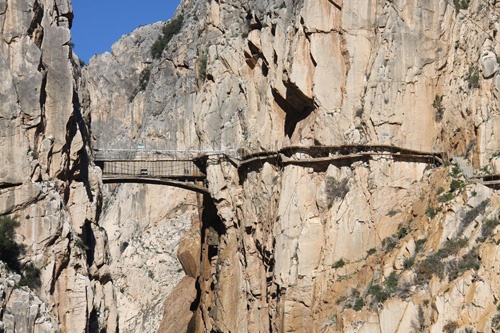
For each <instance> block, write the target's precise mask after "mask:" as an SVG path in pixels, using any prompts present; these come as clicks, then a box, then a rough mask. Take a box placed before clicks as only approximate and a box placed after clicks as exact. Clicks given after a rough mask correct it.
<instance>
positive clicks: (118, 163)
mask: <svg viewBox="0 0 500 333" xmlns="http://www.w3.org/2000/svg"><path fill="white" fill-rule="evenodd" d="M102 163H103V166H102V167H103V169H102V172H103V175H107V176H118V175H120V176H136V177H154V178H173V179H187V178H203V177H204V176H205V175H204V174H203V173H202V172H201V171H200V169H199V168H198V167H197V166H196V164H195V163H194V162H193V161H191V160H170V161H162V160H159V161H137V160H130V161H124V160H115V161H109V160H108V161H105V162H102Z"/></svg>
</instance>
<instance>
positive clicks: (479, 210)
mask: <svg viewBox="0 0 500 333" xmlns="http://www.w3.org/2000/svg"><path fill="white" fill-rule="evenodd" d="M489 203H490V200H489V199H485V200H483V201H481V203H480V204H479V205H477V206H476V207H474V208H472V209H471V210H469V211H467V213H465V216H464V218H463V219H462V221H461V222H460V225H459V230H458V234H459V235H461V234H462V233H463V231H464V230H465V228H467V227H468V226H469V224H471V222H472V221H474V220H475V219H476V218H477V217H478V216H479V215H481V214H484V212H485V210H486V207H487V206H488V204H489Z"/></svg>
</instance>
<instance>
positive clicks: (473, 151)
mask: <svg viewBox="0 0 500 333" xmlns="http://www.w3.org/2000/svg"><path fill="white" fill-rule="evenodd" d="M498 6H499V4H497V3H496V2H494V1H493V2H488V3H487V4H484V3H481V2H479V1H465V2H461V3H458V2H455V3H451V2H448V1H441V2H433V3H427V2H423V1H417V0H412V1H391V2H387V1H371V2H369V4H367V3H366V2H360V1H349V2H345V1H331V0H320V1H317V0H315V1H312V0H311V1H309V0H303V1H292V0H285V1H282V2H274V1H261V2H259V3H255V2H249V1H243V2H241V1H239V2H235V1H225V2H221V1H209V2H203V1H193V0H191V1H183V2H182V3H181V6H180V7H179V9H178V11H177V14H176V15H177V17H179V16H180V15H181V14H182V15H183V18H184V21H183V24H182V29H181V31H180V32H179V33H178V34H177V35H175V36H174V37H173V38H172V40H171V41H170V42H169V43H168V45H167V46H166V48H165V50H164V51H163V53H162V54H161V57H160V58H159V59H154V58H149V57H150V55H149V54H148V53H147V49H148V48H149V46H150V45H151V41H149V40H148V41H147V42H144V43H142V44H141V43H140V42H138V45H137V46H136V47H135V48H133V49H132V50H133V51H125V50H121V49H124V45H129V44H130V43H131V41H133V40H135V41H141V40H144V37H141V36H151V34H153V33H155V32H158V31H159V30H158V29H159V27H160V26H159V25H155V26H153V27H151V28H149V27H143V28H141V29H139V30H137V31H135V32H134V33H132V34H131V35H129V36H127V37H125V38H124V39H123V40H122V41H121V42H120V43H118V44H117V45H115V47H114V48H113V55H104V56H101V57H97V58H95V59H93V60H92V61H91V63H90V65H89V67H88V69H87V72H86V74H85V75H87V78H86V80H87V82H88V83H89V84H90V85H91V86H92V88H90V91H92V90H99V91H100V92H102V91H105V89H109V91H110V92H109V93H103V94H102V95H99V96H100V97H99V98H96V97H94V96H93V95H92V94H90V97H89V100H90V101H91V102H90V103H89V105H90V110H91V111H90V112H91V113H92V114H96V117H97V118H96V119H97V120H96V128H102V127H103V126H104V125H103V124H106V122H109V123H111V122H112V121H115V120H112V119H113V118H115V117H114V116H113V115H116V114H118V113H120V112H121V113H120V114H123V112H125V114H126V115H127V116H125V117H121V118H125V119H134V120H133V122H131V123H130V124H127V125H126V126H125V128H124V129H123V131H122V132H120V133H123V134H117V135H115V134H113V135H112V137H111V136H107V134H106V133H104V131H102V130H100V133H97V132H96V137H95V140H96V142H97V143H98V146H99V147H102V144H103V142H105V143H106V144H113V145H114V146H113V148H134V147H135V146H136V145H137V144H139V143H140V144H144V145H145V146H146V147H147V148H152V149H174V150H175V149H177V150H183V149H201V150H220V149H222V150H225V149H240V150H241V151H247V152H256V151H262V150H277V149H279V148H281V147H287V146H291V145H306V146H307V145H341V144H352V145H365V144H366V145H370V144H387V145H394V146H399V147H406V148H410V149H415V150H418V151H427V152H431V153H432V152H436V151H440V152H441V151H442V152H445V155H444V156H445V162H446V161H447V160H448V158H451V157H452V156H462V157H464V158H465V159H468V160H469V161H470V163H471V164H472V166H473V168H474V170H476V171H477V170H479V169H480V168H483V169H488V168H489V169H490V170H493V168H497V166H496V164H497V163H496V162H495V161H496V160H497V157H496V155H497V152H498V150H499V149H500V147H499V142H498V140H496V139H495V138H496V136H497V135H498V133H497V131H498V128H500V127H499V126H498V120H499V119H500V117H499V104H498V98H497V97H498V89H497V84H496V83H497V76H498V63H497V62H498V61H497V58H498V57H496V55H498V54H499V51H500V50H499V49H500V46H499V41H498V38H497V37H496V36H497V29H498V25H497V24H496V20H497V11H498ZM466 7H467V8H466ZM168 24H169V23H168V22H167V23H165V24H164V26H168ZM129 50H130V49H129ZM131 52H132V53H131ZM131 54H133V56H131ZM122 58H133V59H135V60H134V64H133V65H130V66H131V67H130V68H131V69H130V68H127V69H123V70H122V69H116V68H117V67H116V66H115V65H111V66H114V67H112V69H111V70H110V71H107V70H104V69H105V68H108V67H107V66H108V64H113V63H117V64H120V63H123V61H120V60H119V59H122ZM116 71H117V72H116ZM127 71H130V73H131V74H130V75H128V77H132V78H133V80H132V81H135V83H134V84H135V85H132V86H127V85H128V84H129V83H130V82H126V81H123V80H121V79H116V80H115V81H113V82H115V84H114V85H117V86H118V88H115V87H114V85H106V84H104V83H103V82H105V81H106V80H109V79H110V78H113V77H116V78H120V77H122V78H123V77H127V75H125V74H124V73H128V72H127ZM145 71H147V73H149V77H148V80H146V81H142V80H141V77H144V76H141V73H145ZM96 87H100V88H99V89H97V88H96ZM103 89H104V90H103ZM119 91H121V93H119ZM115 93H117V94H118V93H119V97H118V96H116V97H113V98H111V97H110V96H114V95H113V94H115ZM127 98H128V102H127ZM114 100H118V101H122V102H114ZM92 101H94V102H92ZM92 103H95V104H92ZM101 104H102V105H103V106H102V107H101V106H100V105H101ZM138 115H139V116H138ZM101 122H102V123H101ZM127 133H131V134H127ZM113 138H117V139H116V140H115V139H113ZM122 138H124V139H122ZM108 147H109V146H108ZM311 157H313V156H304V155H300V154H297V155H295V156H291V158H292V159H304V158H311ZM259 163H260V164H259ZM454 170H455V168H451V167H447V166H441V167H439V168H434V167H432V166H430V165H429V164H427V163H422V161H416V160H411V159H408V160H405V159H399V158H392V157H390V156H379V157H373V158H371V159H368V160H359V161H355V162H352V163H347V162H346V163H345V164H342V163H330V164H329V165H326V166H325V165H323V166H316V165H306V166H301V165H294V164H293V163H292V164H289V165H286V166H281V165H276V164H273V163H269V162H266V161H262V162H257V163H256V164H255V165H251V166H249V167H248V168H241V169H239V170H236V168H235V167H234V165H233V164H231V163H226V162H224V161H222V162H221V160H220V159H219V160H218V159H214V160H213V161H211V160H209V162H208V163H207V169H206V173H207V185H208V189H209V191H210V196H209V197H205V198H204V200H203V203H204V205H203V207H204V210H203V214H201V223H199V224H197V223H195V224H194V226H193V230H192V231H191V232H190V233H189V234H188V235H189V236H187V237H191V238H186V239H192V237H193V232H194V235H199V236H200V237H201V239H197V242H200V245H199V247H198V245H196V246H191V247H188V246H185V243H186V242H189V241H186V240H184V241H183V244H184V245H183V246H182V248H181V249H180V250H179V259H180V260H181V262H182V265H183V268H184V270H185V272H186V273H187V274H188V276H191V277H193V275H194V274H193V270H196V271H197V274H196V288H197V297H196V299H195V301H194V303H191V304H190V310H191V311H192V315H190V313H189V312H186V311H187V309H184V312H183V311H180V312H177V310H178V309H177V308H176V311H175V313H166V315H165V317H164V321H163V323H162V324H161V329H162V330H163V331H166V332H168V331H172V330H173V329H174V330H175V329H178V330H186V329H187V328H188V327H189V329H190V330H194V331H200V332H201V331H215V332H247V331H248V332H266V331H277V332H284V331H287V332H288V331H297V332H300V331H316V332H319V331H326V332H334V331H341V332H354V331H359V332H361V331H363V332H394V331H397V332H410V331H422V330H424V331H430V332H441V331H443V330H450V329H452V328H453V327H455V328H463V329H466V328H469V329H470V328H474V329H475V330H477V331H481V332H486V331H490V330H491V329H492V328H494V327H496V325H497V324H498V315H497V314H496V311H497V310H496V308H495V306H496V303H497V299H496V296H494V295H493V294H492V293H491V290H495V288H496V282H495V281H496V280H495V278H493V277H491V279H490V269H489V268H487V267H490V266H491V265H493V266H494V264H493V263H494V262H495V259H494V258H493V257H492V256H494V254H493V253H494V251H493V250H492V249H493V248H496V245H495V242H494V241H491V237H496V236H495V235H496V228H495V227H494V225H495V221H498V220H497V214H498V193H497V192H495V191H493V190H490V189H488V188H486V187H484V186H483V185H480V184H475V183H473V182H471V181H470V180H465V178H460V177H461V176H460V175H459V174H457V173H456V172H455V171H454ZM495 170H496V169H495ZM449 173H451V174H452V175H453V176H452V177H451V176H448V174H449ZM165 191H167V190H165ZM165 193H167V192H165ZM179 193H180V192H179ZM145 200H147V199H145ZM166 202H167V201H166ZM199 202H200V201H199ZM199 202H198V204H199ZM470 212H472V213H470ZM471 217H472V220H470V219H471ZM469 220H470V221H469ZM464 221H467V223H465V224H464ZM488 221H493V222H488ZM472 222H473V223H472ZM489 225H493V227H492V229H489V228H490V227H489ZM197 228H199V229H198V230H197ZM483 230H485V231H484V232H483ZM483 233H484V234H483ZM479 234H481V235H482V236H478V235H479ZM491 251H493V252H491ZM198 253H201V257H200V258H201V260H200V262H198V263H194V262H193V260H192V259H193V258H197V257H198V256H199V254H198ZM486 253H491V255H490V254H488V255H487V254H486ZM488 258H489V259H488ZM433 260H434V262H433ZM488 262H491V264H488ZM433 264H435V265H436V266H435V267H436V270H435V271H433V270H432V269H431V270H430V271H429V266H428V265H433ZM439 265H441V266H439ZM437 267H440V268H437ZM491 267H492V266H491ZM187 281H190V280H189V279H183V280H182V283H180V284H179V286H178V289H176V290H174V291H173V293H172V296H170V297H169V298H167V302H166V306H167V307H170V306H180V305H178V304H180V303H184V304H187V303H188V301H187V300H185V299H184V298H182V299H181V298H179V297H176V296H174V295H179V294H183V293H182V290H186V295H185V296H186V297H187V298H189V297H188V296H187V295H188V294H189V292H188V291H187V290H189V288H188V287H186V284H188V282H187ZM191 283H192V282H191ZM176 300H178V301H179V302H180V303H177V302H176ZM450 304H454V306H453V307H452V308H453V309H452V308H450V306H451V305H450ZM457 304H463V306H461V307H458V306H457ZM478 304H481V305H478ZM174 318H175V319H174ZM189 318H190V319H189ZM188 319H189V324H187V326H186V324H185V323H187V322H188ZM174 321H178V323H179V326H172V325H173V322H174ZM181 323H182V324H181ZM180 326H182V328H181V327H180ZM172 327H174V328H172Z"/></svg>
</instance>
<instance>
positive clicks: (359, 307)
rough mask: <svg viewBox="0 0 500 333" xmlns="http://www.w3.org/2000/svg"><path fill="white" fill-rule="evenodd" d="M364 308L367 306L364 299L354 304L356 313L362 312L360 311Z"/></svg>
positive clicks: (353, 307) (359, 299)
mask: <svg viewBox="0 0 500 333" xmlns="http://www.w3.org/2000/svg"><path fill="white" fill-rule="evenodd" d="M364 306H365V301H364V300H363V299H362V298H358V299H356V301H355V302H354V305H353V306H352V309H353V310H354V311H360V310H362V309H363V307H364Z"/></svg>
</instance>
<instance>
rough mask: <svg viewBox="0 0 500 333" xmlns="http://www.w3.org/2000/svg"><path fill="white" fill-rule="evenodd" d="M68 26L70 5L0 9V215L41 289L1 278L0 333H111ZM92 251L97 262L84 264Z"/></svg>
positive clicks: (96, 202)
mask: <svg viewBox="0 0 500 333" xmlns="http://www.w3.org/2000/svg"><path fill="white" fill-rule="evenodd" d="M72 18H73V13H72V8H71V3H70V1H65V0H56V1H52V0H43V1H22V0H19V1H18V0H15V1H11V0H8V1H1V2H0V27H1V30H0V35H1V39H0V66H1V69H0V76H1V80H0V81H1V82H0V96H1V97H0V98H1V105H0V155H1V156H2V158H1V162H0V164H1V166H0V215H2V216H3V215H8V216H12V217H15V218H16V219H17V220H18V221H19V222H20V226H19V227H18V228H17V229H16V242H17V243H18V244H20V245H21V246H22V247H23V248H24V252H23V253H22V254H21V256H20V258H19V261H20V264H21V266H25V265H26V264H28V263H32V264H33V265H34V266H35V267H37V268H38V269H40V270H41V286H40V287H39V288H37V289H36V290H35V291H29V290H27V289H25V287H24V288H22V289H19V287H16V283H17V282H19V278H20V276H19V275H14V277H12V276H11V275H9V274H6V273H5V269H4V268H2V273H1V277H2V279H1V288H2V292H1V295H0V299H1V302H0V304H1V307H2V310H1V311H0V313H1V315H0V323H1V325H2V327H3V329H4V330H5V331H6V332H33V331H36V332H58V331H62V332H86V331H87V332H88V331H96V330H98V329H100V328H104V329H107V330H108V331H109V332H114V331H116V329H117V319H116V312H114V311H113V309H114V308H115V297H114V290H113V288H111V285H112V281H110V279H109V278H108V277H107V276H108V275H107V273H106V268H105V267H106V263H107V262H106V253H107V249H106V247H107V241H106V238H105V235H104V234H103V233H102V232H101V231H100V230H99V228H98V226H97V225H96V223H97V217H98V215H99V210H100V202H101V194H100V176H99V170H98V169H94V168H93V167H91V166H89V158H88V156H89V153H90V151H89V146H88V142H89V135H88V128H87V125H86V123H85V119H84V116H83V114H82V113H81V109H80V102H79V97H78V93H77V91H78V83H77V81H78V77H79V75H80V65H79V61H78V58H77V57H76V56H74V55H73V53H72V50H71V35H70V28H71V21H72ZM96 246H100V248H101V249H102V250H103V252H102V253H101V254H102V255H103V256H104V258H101V260H97V258H96V260H94V255H95V248H96ZM23 274H25V273H23ZM16 276H17V277H16ZM35 294H36V296H35Z"/></svg>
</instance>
